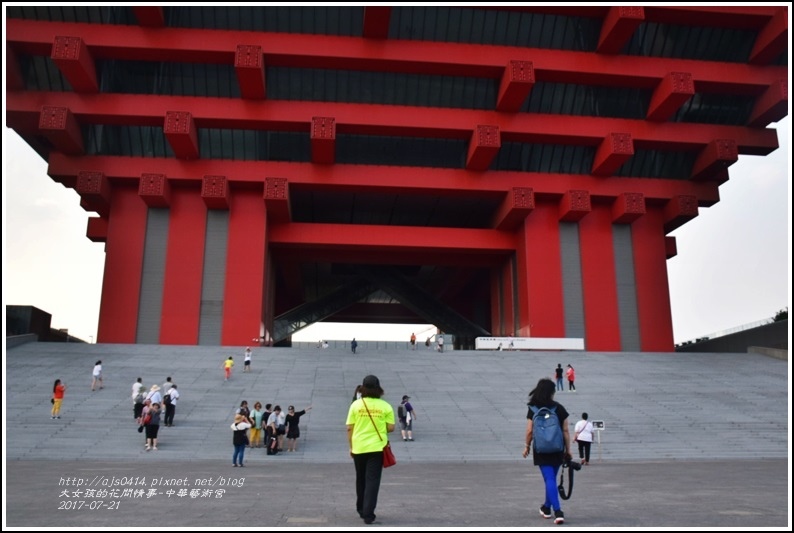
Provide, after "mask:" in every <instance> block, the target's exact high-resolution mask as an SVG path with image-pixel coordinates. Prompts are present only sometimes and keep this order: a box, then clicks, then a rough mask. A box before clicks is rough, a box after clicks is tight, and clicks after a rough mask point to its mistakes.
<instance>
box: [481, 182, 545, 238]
mask: <svg viewBox="0 0 794 533" xmlns="http://www.w3.org/2000/svg"><path fill="white" fill-rule="evenodd" d="M533 209H535V193H534V191H533V190H532V188H531V187H513V188H512V189H510V190H509V191H507V195H506V196H505V199H504V200H503V201H502V203H501V205H500V206H499V209H497V211H496V213H495V214H494V217H493V221H492V222H491V227H492V228H494V229H499V230H513V229H515V228H516V227H518V226H519V224H522V223H523V222H524V219H525V218H526V217H527V215H528V214H530V213H531V212H532V210H533Z"/></svg>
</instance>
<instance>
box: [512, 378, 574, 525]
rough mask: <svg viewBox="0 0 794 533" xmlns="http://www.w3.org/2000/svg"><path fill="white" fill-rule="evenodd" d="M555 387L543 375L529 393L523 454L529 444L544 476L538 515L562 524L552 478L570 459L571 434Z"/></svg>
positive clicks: (555, 484) (555, 486)
mask: <svg viewBox="0 0 794 533" xmlns="http://www.w3.org/2000/svg"><path fill="white" fill-rule="evenodd" d="M555 389H556V386H555V385H554V382H553V381H552V380H550V379H548V378H543V379H541V380H540V381H538V384H537V386H535V388H534V389H533V390H532V391H531V392H530V393H529V402H528V403H527V405H528V407H529V409H528V411H527V432H526V437H525V440H524V442H525V443H526V446H525V447H524V452H523V454H522V455H523V457H525V458H526V457H527V456H528V455H529V448H530V446H531V447H532V459H533V461H534V463H535V465H536V466H538V467H539V468H540V473H541V475H542V476H543V483H544V486H545V488H546V498H545V500H544V502H543V505H541V506H540V515H541V516H542V517H543V518H552V516H553V517H554V523H555V524H562V523H564V522H565V515H564V514H563V512H562V508H561V507H560V498H559V494H558V492H557V483H556V480H555V478H556V477H557V472H558V471H559V469H560V466H562V464H563V462H565V461H570V459H571V437H570V435H569V433H568V411H567V410H566V409H565V407H563V406H562V405H560V404H559V403H557V402H555V401H554V392H555ZM552 512H553V513H554V514H553V515H552Z"/></svg>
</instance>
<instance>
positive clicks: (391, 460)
mask: <svg viewBox="0 0 794 533" xmlns="http://www.w3.org/2000/svg"><path fill="white" fill-rule="evenodd" d="M396 464H397V458H396V457H395V456H394V453H392V451H391V444H390V443H388V442H387V443H386V447H385V448H383V468H389V467H390V466H394V465H396Z"/></svg>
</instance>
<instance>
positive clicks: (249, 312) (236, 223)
mask: <svg viewBox="0 0 794 533" xmlns="http://www.w3.org/2000/svg"><path fill="white" fill-rule="evenodd" d="M230 196H231V205H230V213H229V239H228V248H227V254H226V286H225V289H224V298H223V329H222V331H221V344H222V345H224V346H234V345H238V346H239V345H243V346H244V345H246V344H250V343H251V339H252V338H253V337H255V336H257V334H258V333H259V331H260V327H261V323H262V321H263V317H262V309H263V297H264V288H265V266H264V265H265V259H266V257H265V254H266V237H267V232H266V229H267V220H266V212H265V201H264V199H263V190H262V189H251V190H240V191H234V190H233V191H232V192H231V195H230Z"/></svg>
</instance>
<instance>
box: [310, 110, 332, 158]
mask: <svg viewBox="0 0 794 533" xmlns="http://www.w3.org/2000/svg"><path fill="white" fill-rule="evenodd" d="M310 138H311V150H312V163H319V164H326V165H330V164H332V163H333V162H334V160H335V159H336V121H335V120H334V118H333V117H312V121H311V134H310Z"/></svg>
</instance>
